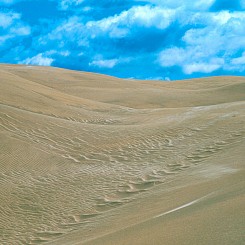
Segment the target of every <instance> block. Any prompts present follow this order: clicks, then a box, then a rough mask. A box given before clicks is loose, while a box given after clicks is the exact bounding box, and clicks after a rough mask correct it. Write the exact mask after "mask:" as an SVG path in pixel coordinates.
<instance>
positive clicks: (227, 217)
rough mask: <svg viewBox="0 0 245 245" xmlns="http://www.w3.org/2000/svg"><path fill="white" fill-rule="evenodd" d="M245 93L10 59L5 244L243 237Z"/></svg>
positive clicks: (204, 83)
mask: <svg viewBox="0 0 245 245" xmlns="http://www.w3.org/2000/svg"><path fill="white" fill-rule="evenodd" d="M244 98H245V78H243V77H213V78H205V79H196V80H186V81H177V82H171V83H166V82H156V81H133V80H121V79H117V78H114V77H109V76H103V75H98V74H92V73H83V72H76V71H69V70H64V69H58V68H51V67H30V66H11V65H1V66H0V184H1V188H0V200H1V204H0V244H12V245H15V244H45V243H47V244H57V245H59V244H61V245H62V244H106V245H109V244H159V245H160V244H242V243H243V242H245V240H244V234H243V228H244V226H245V222H244V221H243V219H242V217H244V208H243V205H242V204H244V201H245V195H244V194H245V192H244V187H245V183H244V159H245V154H244V149H245V147H244V132H245V122H244V121H245V120H244V115H245V114H244V109H245V102H244ZM242 215H243V216H242Z"/></svg>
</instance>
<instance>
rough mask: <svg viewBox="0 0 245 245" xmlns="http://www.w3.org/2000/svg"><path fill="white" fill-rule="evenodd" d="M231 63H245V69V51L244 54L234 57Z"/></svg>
mask: <svg viewBox="0 0 245 245" xmlns="http://www.w3.org/2000/svg"><path fill="white" fill-rule="evenodd" d="M231 64H232V65H244V69H245V52H244V53H243V54H242V56H241V57H238V58H234V59H232V60H231Z"/></svg>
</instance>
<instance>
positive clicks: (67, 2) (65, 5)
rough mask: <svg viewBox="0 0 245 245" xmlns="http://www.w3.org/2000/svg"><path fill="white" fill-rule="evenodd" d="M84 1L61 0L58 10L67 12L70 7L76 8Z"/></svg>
mask: <svg viewBox="0 0 245 245" xmlns="http://www.w3.org/2000/svg"><path fill="white" fill-rule="evenodd" d="M83 1H84V0H62V1H60V3H59V4H60V5H59V6H60V8H61V10H67V9H69V8H70V7H74V6H78V5H79V4H81V3H82V2H83Z"/></svg>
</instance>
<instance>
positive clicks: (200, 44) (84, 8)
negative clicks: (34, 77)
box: [0, 0, 245, 81]
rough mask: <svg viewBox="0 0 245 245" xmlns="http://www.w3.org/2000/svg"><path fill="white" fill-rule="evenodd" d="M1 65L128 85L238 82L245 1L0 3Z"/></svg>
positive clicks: (244, 71)
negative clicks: (227, 78)
mask: <svg viewBox="0 0 245 245" xmlns="http://www.w3.org/2000/svg"><path fill="white" fill-rule="evenodd" d="M0 63H12V64H27V65H42V66H54V67H62V68H68V69H73V70H80V71H89V72H96V73H103V74H108V75H113V76H117V77H121V78H127V79H157V80H165V81H170V80H177V79H188V78H197V77H207V76H219V75H239V76H244V75H245V0H197V1H195V0H146V1H140V0H131V1H129V0H59V1H58V0H0Z"/></svg>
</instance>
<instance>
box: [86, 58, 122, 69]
mask: <svg viewBox="0 0 245 245" xmlns="http://www.w3.org/2000/svg"><path fill="white" fill-rule="evenodd" d="M117 63H118V59H110V60H103V59H98V60H94V61H92V62H91V63H89V65H90V66H97V67H100V68H113V67H114V66H115V65H116V64H117Z"/></svg>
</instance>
